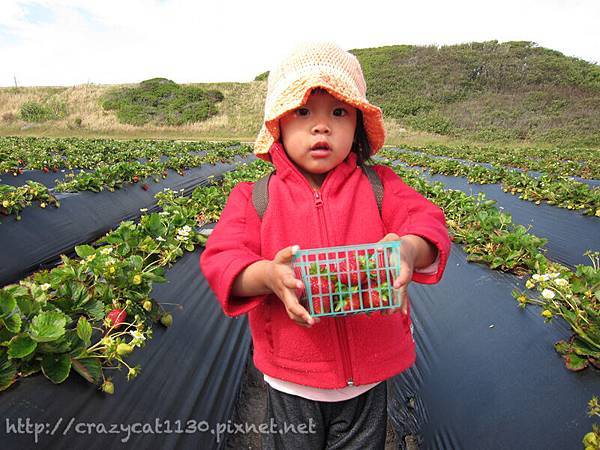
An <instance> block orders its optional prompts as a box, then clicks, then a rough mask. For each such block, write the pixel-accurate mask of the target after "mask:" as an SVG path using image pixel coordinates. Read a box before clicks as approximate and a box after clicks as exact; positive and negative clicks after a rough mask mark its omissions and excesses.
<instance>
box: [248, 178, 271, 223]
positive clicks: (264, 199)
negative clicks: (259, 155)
mask: <svg viewBox="0 0 600 450" xmlns="http://www.w3.org/2000/svg"><path fill="white" fill-rule="evenodd" d="M273 173H274V171H273V172H271V173H268V174H267V175H265V176H264V177H261V178H259V179H258V180H256V182H255V183H254V186H253V187H252V203H253V204H254V209H256V212H257V214H258V217H260V220H262V218H263V216H264V215H265V211H266V210H267V206H269V180H270V179H271V175H273Z"/></svg>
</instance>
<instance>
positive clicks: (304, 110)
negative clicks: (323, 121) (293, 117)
mask: <svg viewBox="0 0 600 450" xmlns="http://www.w3.org/2000/svg"><path fill="white" fill-rule="evenodd" d="M296 114H297V115H299V116H306V115H308V109H307V108H298V109H297V110H296Z"/></svg>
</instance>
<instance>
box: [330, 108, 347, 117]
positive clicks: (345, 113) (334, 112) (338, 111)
mask: <svg viewBox="0 0 600 450" xmlns="http://www.w3.org/2000/svg"><path fill="white" fill-rule="evenodd" d="M338 113H339V114H338ZM347 114H348V111H346V110H345V109H344V108H335V109H334V110H333V115H334V116H339V117H343V116H345V115H347Z"/></svg>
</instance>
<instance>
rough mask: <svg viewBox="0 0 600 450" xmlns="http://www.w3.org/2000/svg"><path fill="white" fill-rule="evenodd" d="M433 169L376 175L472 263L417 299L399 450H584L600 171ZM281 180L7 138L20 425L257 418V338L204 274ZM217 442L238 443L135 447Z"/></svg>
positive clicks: (392, 409) (167, 146)
mask: <svg viewBox="0 0 600 450" xmlns="http://www.w3.org/2000/svg"><path fill="white" fill-rule="evenodd" d="M415 150H420V149H393V148H387V149H385V150H384V151H382V152H381V153H380V154H379V157H378V160H377V162H378V163H383V164H387V165H389V166H390V167H392V168H393V170H394V171H396V172H397V173H398V175H400V176H401V177H402V178H403V179H404V181H405V182H406V183H408V184H409V185H410V186H412V187H413V188H414V189H416V190H417V191H419V192H420V193H421V194H423V195H424V196H426V197H427V198H429V199H430V200H431V201H433V202H434V203H436V204H437V205H438V206H440V207H441V208H442V209H443V210H444V213H445V215H446V219H447V223H448V228H449V231H450V233H451V236H452V239H453V242H454V245H453V248H452V253H451V257H450V260H449V261H448V265H447V269H446V274H445V276H444V279H443V280H442V282H441V283H439V284H438V285H435V286H421V285H416V284H413V285H412V286H411V288H410V296H411V311H412V317H413V322H414V339H415V341H416V342H417V348H418V356H417V363H416V365H415V366H414V367H413V368H411V369H410V370H408V371H407V372H405V373H403V374H401V375H398V376H396V377H394V378H393V379H392V380H390V383H389V384H388V390H389V416H390V423H391V424H392V426H393V428H394V430H395V433H396V436H397V442H396V444H395V445H397V446H399V447H402V445H403V444H402V442H404V439H406V437H407V436H408V437H411V439H413V440H416V441H418V442H420V444H421V445H422V446H423V447H424V448H465V449H478V448H498V449H500V448H577V446H579V445H580V443H581V439H582V437H583V436H584V435H585V434H586V433H588V432H589V431H591V430H592V423H593V421H592V420H591V419H590V418H589V417H588V416H587V414H586V407H587V403H588V401H590V400H591V399H592V397H593V396H595V395H598V394H600V378H599V376H598V375H599V374H598V369H599V368H600V362H599V361H600V308H599V306H600V255H599V253H598V251H599V250H600V191H599V190H598V189H599V187H598V183H597V181H596V180H598V179H599V178H600V155H598V154H597V153H594V152H591V151H581V152H578V151H569V153H568V154H566V153H563V152H560V151H558V150H557V151H556V152H538V151H536V150H535V149H530V150H528V151H526V152H517V151H514V152H507V154H497V153H489V152H486V150H485V149H473V148H465V149H448V148H441V147H440V148H436V149H427V150H426V151H424V152H416V151H415ZM483 163H485V165H483ZM268 171H270V166H269V165H268V164H266V163H264V162H262V161H259V160H256V159H255V158H254V157H253V156H251V148H250V147H249V146H247V145H243V144H240V143H239V142H224V143H209V142H174V141H142V140H135V141H122V142H120V141H111V140H83V139H39V138H0V220H1V222H2V223H1V224H0V248H2V252H1V254H0V389H1V392H0V398H2V399H3V402H2V403H0V404H2V405H3V407H2V408H3V412H4V416H5V417H14V416H18V415H20V416H26V415H28V416H30V417H33V418H35V420H36V421H38V422H51V423H52V424H54V423H55V422H56V419H57V417H59V416H63V417H64V420H65V421H68V420H69V418H70V417H72V416H77V417H78V418H79V420H83V418H85V420H86V421H88V422H104V423H110V421H111V419H112V420H113V421H118V420H117V419H122V420H124V421H125V420H130V421H131V420H133V421H145V420H153V418H154V417H163V418H166V419H170V420H171V427H172V428H176V425H175V422H176V421H177V420H179V421H180V422H179V425H178V426H179V427H180V429H181V430H184V429H185V428H186V426H189V427H192V426H197V425H198V424H191V423H186V420H187V419H193V418H199V419H198V421H200V420H207V421H210V422H211V423H213V424H216V423H224V422H227V420H229V419H231V418H232V417H234V416H235V417H236V420H238V421H244V420H245V419H249V418H250V417H245V416H244V414H246V413H248V414H249V409H248V408H247V407H245V406H244V405H243V404H241V402H240V401H239V400H238V399H239V398H241V399H245V400H244V401H247V396H245V395H244V393H245V392H246V390H247V389H248V385H247V384H245V383H242V380H243V375H244V368H245V367H247V366H248V365H249V364H251V363H249V355H250V354H251V349H250V345H251V343H250V337H249V332H248V329H247V323H246V319H245V318H243V319H229V318H226V317H225V316H224V315H223V314H222V312H221V310H220V307H219V305H218V302H217V301H216V300H215V298H214V296H213V294H212V293H211V292H210V290H209V288H208V286H207V284H206V281H205V280H204V278H203V276H202V274H201V273H200V271H199V269H198V259H199V255H200V253H201V251H202V244H203V242H205V240H206V235H207V234H208V233H209V231H207V230H208V229H210V224H211V223H215V222H216V221H217V220H218V218H219V215H220V211H221V210H222V209H223V207H224V205H225V201H226V199H227V195H228V193H229V192H230V190H231V189H232V188H233V186H235V184H236V183H238V182H240V181H253V180H256V179H258V178H260V177H261V176H263V175H264V174H266V173H267V172H268ZM371 301H372V300H371ZM353 309H355V308H353V307H352V308H350V311H352V310H353ZM357 309H358V308H357ZM324 320H337V319H333V318H331V319H324ZM57 405H60V407H58V406H57ZM254 414H256V411H254ZM32 420H33V419H32ZM61 426H64V425H61ZM119 437H120V436H110V435H108V434H107V436H106V439H105V440H104V439H103V440H102V442H100V441H99V440H96V442H93V441H91V440H90V438H89V436H85V435H80V436H77V437H76V438H75V443H74V444H75V445H78V444H81V445H86V446H88V447H90V448H94V447H95V446H96V447H98V448H101V447H104V446H105V445H106V444H110V443H111V442H115V443H116V442H117V439H118V438H119ZM254 438H256V436H254ZM40 439H43V441H42V442H43V443H44V444H45V445H63V444H65V442H66V441H65V438H64V437H63V436H62V435H61V433H58V434H52V435H47V436H42V437H40ZM71 439H72V437H71ZM232 439H234V441H232V440H230V442H229V444H227V445H229V446H234V447H236V448H237V447H239V446H245V447H247V446H249V443H250V442H251V441H250V439H251V436H249V435H245V436H243V435H236V436H234V437H232ZM244 439H247V440H246V441H244ZM9 440H11V448H13V447H14V448H27V447H28V446H30V445H31V440H29V441H27V440H26V439H25V438H24V437H23V436H16V435H15V436H9ZM540 440H541V441H540ZM70 442H72V441H70ZM199 442H200V443H201V447H202V448H204V447H206V448H211V447H215V448H218V447H222V446H223V445H225V442H226V440H225V438H224V437H221V439H219V440H218V441H217V440H216V439H215V436H214V435H211V434H210V433H208V434H206V433H205V434H199V433H195V434H192V433H187V434H186V433H185V432H184V431H181V432H180V433H170V434H166V433H165V434H162V435H155V436H150V435H142V434H138V435H132V436H131V440H130V441H129V443H131V445H136V446H138V445H143V446H144V445H145V446H161V447H162V446H166V447H175V446H186V445H187V446H192V445H193V446H198V445H199V444H198V443H199Z"/></svg>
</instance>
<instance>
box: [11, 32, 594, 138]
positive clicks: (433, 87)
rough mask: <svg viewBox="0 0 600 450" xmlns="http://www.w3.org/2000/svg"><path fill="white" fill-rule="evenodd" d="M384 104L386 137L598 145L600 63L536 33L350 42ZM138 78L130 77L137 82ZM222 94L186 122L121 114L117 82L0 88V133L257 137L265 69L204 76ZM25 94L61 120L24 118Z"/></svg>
mask: <svg viewBox="0 0 600 450" xmlns="http://www.w3.org/2000/svg"><path fill="white" fill-rule="evenodd" d="M351 52H352V53H354V54H356V55H357V57H358V58H359V60H360V61H361V64H362V66H363V70H364V72H365V77H366V79H367V84H368V91H367V95H368V97H369V98H370V100H371V101H372V102H373V103H375V104H377V105H379V106H381V107H382V109H383V111H384V115H385V118H386V126H387V130H388V143H390V144H399V143H411V144H419V143H428V142H435V143H443V144H452V143H457V144H459V143H484V144H491V145H498V146H503V147H504V146H506V145H523V144H526V145H531V144H535V145H539V146H548V147H551V146H563V147H564V146H569V147H573V146H580V147H600V66H598V65H594V64H590V63H588V62H585V61H582V60H579V59H577V58H570V57H566V56H564V55H562V54H561V53H559V52H557V51H554V50H549V49H546V48H542V47H537V46H536V45H535V44H532V43H529V42H506V43H498V42H496V41H491V42H482V43H470V44H464V45H453V46H444V47H440V48H438V47H423V46H407V45H395V46H386V47H379V48H370V49H356V50H351ZM130 86H133V85H130ZM192 86H198V87H202V88H203V89H207V90H210V89H216V90H219V91H221V92H222V93H223V94H224V100H223V101H222V102H219V103H217V104H216V107H217V110H218V112H217V114H216V115H214V116H212V117H210V118H209V119H207V120H205V121H202V122H196V123H192V124H186V125H180V126H156V125H151V124H146V125H142V126H134V125H127V124H123V123H120V122H119V121H118V119H117V117H116V115H115V112H114V111H106V110H104V109H103V108H102V107H101V99H102V98H103V97H104V96H105V95H106V93H108V92H111V91H114V88H115V86H100V85H81V86H75V87H68V88H19V89H16V90H15V89H14V88H0V134H2V135H8V134H28V135H51V136H65V135H77V136H103V137H104V136H106V137H111V136H112V137H158V138H160V137H163V138H175V137H176V138H190V139H196V138H204V139H206V138H214V139H221V138H235V139H240V140H248V141H251V140H253V139H254V137H255V136H256V134H257V132H258V129H259V127H260V123H261V119H262V113H263V112H262V107H263V102H264V96H265V94H266V74H261V76H258V77H257V80H255V81H252V82H249V83H202V84H194V85H192ZM26 102H39V103H41V104H48V105H51V106H52V108H53V109H54V110H56V111H59V112H60V114H56V116H55V117H54V120H51V121H46V122H41V123H30V122H26V121H24V120H22V118H21V112H20V111H21V107H22V106H23V104H24V103H26Z"/></svg>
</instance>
